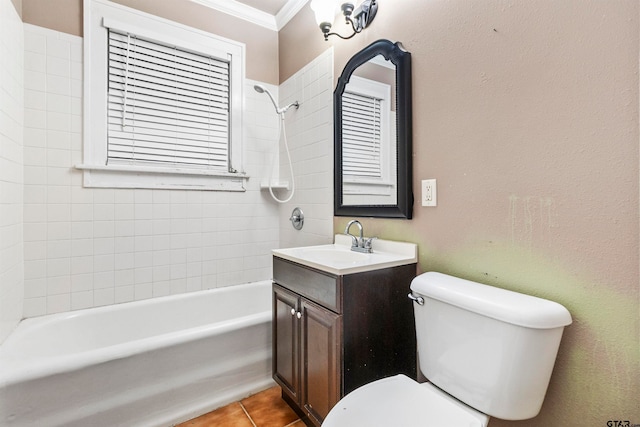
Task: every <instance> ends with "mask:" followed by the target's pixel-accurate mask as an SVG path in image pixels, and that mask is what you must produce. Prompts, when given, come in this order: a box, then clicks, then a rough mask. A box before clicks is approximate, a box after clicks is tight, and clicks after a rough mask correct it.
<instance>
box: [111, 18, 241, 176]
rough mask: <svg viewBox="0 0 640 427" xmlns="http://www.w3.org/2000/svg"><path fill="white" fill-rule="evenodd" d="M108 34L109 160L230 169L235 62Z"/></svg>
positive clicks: (134, 38) (113, 32) (118, 34)
mask: <svg viewBox="0 0 640 427" xmlns="http://www.w3.org/2000/svg"><path fill="white" fill-rule="evenodd" d="M108 33H109V34H108V47H109V53H108V62H109V64H108V80H109V82H108V131H107V139H108V141H107V163H108V164H139V165H145V164H148V165H149V164H153V165H161V166H177V167H181V168H185V167H187V168H203V169H210V170H219V171H224V172H227V171H228V170H229V167H230V166H229V144H230V96H231V94H230V74H229V71H230V70H229V69H230V64H229V61H228V60H222V59H220V58H215V57H213V56H210V55H204V54H199V53H194V52H192V51H188V50H186V49H180V48H178V47H175V46H169V45H165V44H161V43H158V42H155V41H152V40H148V39H144V38H141V37H138V36H135V35H133V34H127V33H124V32H119V31H116V30H113V29H109V31H108Z"/></svg>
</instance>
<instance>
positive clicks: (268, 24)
mask: <svg viewBox="0 0 640 427" xmlns="http://www.w3.org/2000/svg"><path fill="white" fill-rule="evenodd" d="M191 1H192V2H194V3H199V4H201V5H203V6H206V7H209V8H211V9H215V10H217V11H220V12H223V13H226V14H228V15H231V16H234V17H236V18H239V19H243V20H245V21H248V22H251V23H252V24H256V25H260V26H261V27H264V28H267V29H269V30H272V31H280V29H281V28H282V27H284V26H285V25H286V24H287V23H288V22H289V21H290V20H291V19H292V18H293V17H294V16H295V15H296V13H298V12H299V11H300V9H302V7H303V6H304V5H305V4H306V3H307V1H308V0H289V1H288V2H287V3H286V4H285V5H284V6H283V7H282V9H280V11H279V12H278V14H277V15H276V16H274V15H270V14H268V13H267V12H263V11H261V10H258V9H256V8H253V7H251V6H247V5H246V4H243V3H240V2H238V1H236V0H191Z"/></svg>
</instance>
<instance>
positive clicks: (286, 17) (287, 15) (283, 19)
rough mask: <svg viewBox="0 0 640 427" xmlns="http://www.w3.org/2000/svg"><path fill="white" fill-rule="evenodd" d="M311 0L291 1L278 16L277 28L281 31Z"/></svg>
mask: <svg viewBox="0 0 640 427" xmlns="http://www.w3.org/2000/svg"><path fill="white" fill-rule="evenodd" d="M308 1H309V0H289V1H288V2H287V3H286V4H285V5H284V6H283V7H282V9H280V11H278V13H277V14H276V26H277V27H278V31H280V30H281V29H282V28H283V27H284V26H285V25H287V23H288V22H289V21H291V19H293V17H294V16H296V14H297V13H298V12H300V10H301V9H302V8H303V7H304V5H305V4H307V2H308Z"/></svg>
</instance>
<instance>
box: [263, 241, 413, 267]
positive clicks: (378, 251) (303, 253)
mask: <svg viewBox="0 0 640 427" xmlns="http://www.w3.org/2000/svg"><path fill="white" fill-rule="evenodd" d="M372 247H373V253H370V254H366V253H362V252H356V251H352V250H351V237H350V236H347V235H344V234H336V236H335V240H334V243H333V244H330V245H318V246H302V247H298V248H286V249H274V250H273V251H272V253H273V255H274V256H277V257H279V258H283V259H286V260H289V261H293V262H297V263H298V264H302V265H306V266H308V267H313V268H317V269H318V270H322V271H326V272H327V273H332V274H336V275H345V274H352V273H361V272H364V271H371V270H379V269H381V268H388V267H396V266H399V265H406V264H412V263H415V262H418V246H417V245H416V244H415V243H405V242H394V241H391V240H382V239H375V240H374V241H373V246H372Z"/></svg>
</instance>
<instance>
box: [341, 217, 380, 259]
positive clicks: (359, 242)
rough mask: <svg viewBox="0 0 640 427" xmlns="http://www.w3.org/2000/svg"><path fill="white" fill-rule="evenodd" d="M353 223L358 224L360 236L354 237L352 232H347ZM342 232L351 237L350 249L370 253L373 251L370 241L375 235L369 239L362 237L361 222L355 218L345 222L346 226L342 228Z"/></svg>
mask: <svg viewBox="0 0 640 427" xmlns="http://www.w3.org/2000/svg"><path fill="white" fill-rule="evenodd" d="M353 224H355V225H357V226H358V229H359V230H360V237H356V236H354V235H353V234H351V233H349V229H350V228H351V226H352V225H353ZM344 234H346V235H347V236H349V237H351V250H352V251H356V252H364V253H367V254H370V253H371V252H373V248H372V243H373V240H374V239H375V237H371V238H369V239H365V238H364V229H363V228H362V224H360V221H358V220H357V219H352V220H351V221H349V222H348V223H347V226H346V227H345V229H344Z"/></svg>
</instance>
